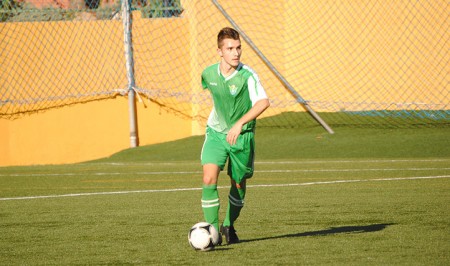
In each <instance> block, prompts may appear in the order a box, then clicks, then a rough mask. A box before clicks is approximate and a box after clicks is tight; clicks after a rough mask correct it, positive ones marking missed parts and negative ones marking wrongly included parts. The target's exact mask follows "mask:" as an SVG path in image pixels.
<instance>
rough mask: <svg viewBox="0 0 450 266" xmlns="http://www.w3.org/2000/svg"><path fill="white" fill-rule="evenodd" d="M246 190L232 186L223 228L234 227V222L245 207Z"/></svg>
mask: <svg viewBox="0 0 450 266" xmlns="http://www.w3.org/2000/svg"><path fill="white" fill-rule="evenodd" d="M244 198H245V188H237V187H235V186H231V188H230V194H229V195H228V207H227V214H226V216H225V220H224V221H223V226H233V224H234V221H236V219H237V218H238V217H239V214H240V213H241V209H242V207H244Z"/></svg>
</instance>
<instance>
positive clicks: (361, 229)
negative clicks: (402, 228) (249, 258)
mask: <svg viewBox="0 0 450 266" xmlns="http://www.w3.org/2000/svg"><path fill="white" fill-rule="evenodd" d="M390 225H393V224H392V223H389V224H371V225H359V226H341V227H331V228H330V229H326V230H319V231H310V232H303V233H296V234H287V235H280V236H269V237H262V238H254V239H243V240H241V243H244V242H253V241H262V240H270V239H278V238H289V237H303V236H327V235H333V234H342V233H345V234H356V233H370V232H376V231H381V230H383V229H385V228H386V227H388V226H390Z"/></svg>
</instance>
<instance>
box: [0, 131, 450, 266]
mask: <svg viewBox="0 0 450 266" xmlns="http://www.w3.org/2000/svg"><path fill="white" fill-rule="evenodd" d="M449 133H450V131H449V129H446V128H434V129H430V128H428V129H427V128H423V129H416V130H414V129H398V130H394V129H384V130H377V129H352V128H339V129H337V130H336V134H334V135H329V134H327V133H324V132H323V130H322V129H320V128H312V129H311V128H309V129H268V128H259V129H258V132H257V137H256V138H257V160H256V164H255V168H256V173H255V176H254V177H253V178H252V179H251V180H250V181H249V188H248V192H247V197H246V205H245V207H244V209H243V211H242V214H241V217H240V218H239V220H238V222H237V223H236V228H237V230H238V235H239V237H240V238H241V240H242V243H239V244H236V245H230V246H226V245H224V246H219V247H217V248H216V249H215V250H214V251H211V252H198V251H194V250H193V249H192V248H191V247H190V246H189V244H188V241H187V233H188V230H189V228H190V227H191V226H192V225H193V224H195V223H196V222H198V221H201V220H203V218H202V210H201V206H200V196H201V190H200V187H201V167H200V165H199V160H198V156H199V152H200V149H201V144H202V142H203V138H202V137H192V138H188V139H183V140H180V141H175V142H170V143H165V144H159V145H151V146H146V147H139V148H136V149H129V150H126V151H123V152H120V153H118V154H115V155H113V156H111V157H109V158H105V159H101V160H97V161H92V162H85V163H79V164H71V165H54V166H50V165H43V166H29V167H3V168H0V236H1V237H0V264H1V265H43V264H50V265H52V264H53V265H55V264H57V265H70V264H92V265H99V264H120V265H122V264H130V265H153V264H157V265H167V264H172V265H175V264H176V265H241V264H249V265H284V264H297V265H448V264H450V255H449V254H450V252H449V251H450V233H449V232H450V231H449V229H450V215H449V212H448V211H449V209H448V206H449V202H450V194H449V191H450V179H449V178H450V150H449V148H448V147H450V142H449V138H448V136H449ZM219 186H220V187H219V193H220V196H221V204H222V207H221V219H223V217H224V212H225V210H226V204H227V203H226V198H227V192H228V186H229V180H228V177H227V176H226V175H225V173H222V174H221V176H220V180H219Z"/></svg>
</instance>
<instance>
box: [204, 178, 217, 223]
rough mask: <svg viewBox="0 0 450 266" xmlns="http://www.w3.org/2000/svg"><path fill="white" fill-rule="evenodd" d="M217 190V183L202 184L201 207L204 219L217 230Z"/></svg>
mask: <svg viewBox="0 0 450 266" xmlns="http://www.w3.org/2000/svg"><path fill="white" fill-rule="evenodd" d="M219 208H220V201H219V192H218V190H217V185H216V184H214V185H203V187H202V209H203V216H204V217H205V221H206V222H208V223H210V224H212V225H214V227H215V228H216V229H217V231H219Z"/></svg>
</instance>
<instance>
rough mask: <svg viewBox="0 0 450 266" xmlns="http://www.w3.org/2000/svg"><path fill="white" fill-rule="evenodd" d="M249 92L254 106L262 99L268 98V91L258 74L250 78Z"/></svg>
mask: <svg viewBox="0 0 450 266" xmlns="http://www.w3.org/2000/svg"><path fill="white" fill-rule="evenodd" d="M247 82H248V92H249V94H250V100H251V101H252V106H253V105H255V103H256V102H257V101H259V100H262V99H267V94H266V91H265V90H264V87H263V86H262V84H261V82H260V80H259V78H258V76H257V75H256V74H253V75H251V76H250V77H249V78H248V81H247Z"/></svg>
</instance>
